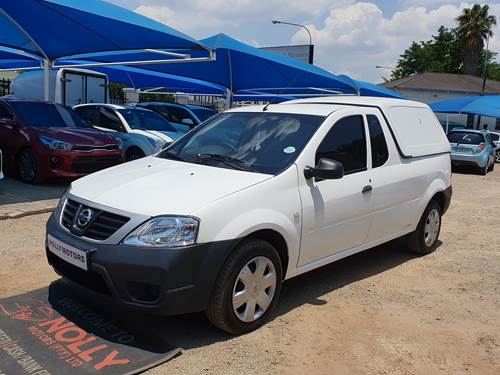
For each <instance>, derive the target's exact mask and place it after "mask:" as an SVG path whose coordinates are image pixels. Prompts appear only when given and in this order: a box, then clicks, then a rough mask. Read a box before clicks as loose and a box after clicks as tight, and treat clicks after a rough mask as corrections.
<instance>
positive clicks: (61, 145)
mask: <svg viewBox="0 0 500 375" xmlns="http://www.w3.org/2000/svg"><path fill="white" fill-rule="evenodd" d="M40 141H41V142H42V143H43V144H44V146H46V147H47V148H49V149H51V150H56V151H70V150H71V149H72V148H73V145H72V144H71V143H68V142H63V141H59V140H57V139H54V138H50V137H45V136H43V135H42V136H40Z"/></svg>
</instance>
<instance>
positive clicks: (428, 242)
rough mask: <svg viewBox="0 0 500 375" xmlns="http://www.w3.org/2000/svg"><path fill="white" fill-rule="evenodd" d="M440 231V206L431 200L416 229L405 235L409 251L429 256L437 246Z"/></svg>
mask: <svg viewBox="0 0 500 375" xmlns="http://www.w3.org/2000/svg"><path fill="white" fill-rule="evenodd" d="M440 231H441V206H440V205H439V204H438V203H437V202H436V201H435V200H432V201H431V202H430V203H429V205H428V206H427V208H426V209H425V211H424V213H423V215H422V218H421V219H420V222H419V223H418V226H417V229H416V230H415V231H414V232H412V233H410V234H409V235H407V237H406V241H407V244H408V247H409V248H410V250H412V251H413V252H415V253H418V254H430V253H432V252H433V251H434V250H436V248H437V246H438V238H439V233H440Z"/></svg>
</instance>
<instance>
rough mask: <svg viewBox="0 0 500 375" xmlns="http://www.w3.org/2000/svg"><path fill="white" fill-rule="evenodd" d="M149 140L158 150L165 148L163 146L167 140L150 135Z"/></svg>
mask: <svg viewBox="0 0 500 375" xmlns="http://www.w3.org/2000/svg"><path fill="white" fill-rule="evenodd" d="M148 141H149V143H151V145H152V146H153V147H154V148H155V149H156V150H158V151H160V150H161V149H163V146H165V142H163V141H162V140H160V139H153V138H149V137H148Z"/></svg>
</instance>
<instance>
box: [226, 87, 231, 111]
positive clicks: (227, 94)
mask: <svg viewBox="0 0 500 375" xmlns="http://www.w3.org/2000/svg"><path fill="white" fill-rule="evenodd" d="M232 97H233V93H232V92H231V90H229V89H227V90H226V109H231V101H232Z"/></svg>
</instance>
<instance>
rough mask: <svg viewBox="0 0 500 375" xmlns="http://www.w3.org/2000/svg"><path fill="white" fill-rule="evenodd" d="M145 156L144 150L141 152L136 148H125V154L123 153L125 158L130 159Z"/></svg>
mask: <svg viewBox="0 0 500 375" xmlns="http://www.w3.org/2000/svg"><path fill="white" fill-rule="evenodd" d="M145 156H146V154H144V152H142V150H140V149H138V148H129V149H128V150H127V153H126V155H125V160H126V161H132V160H137V159H141V158H143V157H145Z"/></svg>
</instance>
